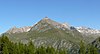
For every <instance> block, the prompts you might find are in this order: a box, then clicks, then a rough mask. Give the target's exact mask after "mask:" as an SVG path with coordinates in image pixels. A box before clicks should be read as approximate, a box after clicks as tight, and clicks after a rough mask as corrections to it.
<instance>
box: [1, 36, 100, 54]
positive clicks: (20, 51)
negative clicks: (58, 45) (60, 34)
mask: <svg viewBox="0 0 100 54" xmlns="http://www.w3.org/2000/svg"><path fill="white" fill-rule="evenodd" d="M79 46H80V49H79V51H78V52H79V54H100V53H99V52H98V49H97V48H95V46H93V45H91V44H90V45H88V46H85V44H84V42H83V41H81V42H80V45H79ZM0 54H68V53H67V50H66V49H59V50H57V49H55V48H53V47H43V46H40V47H35V46H34V44H33V43H32V41H30V42H29V43H28V44H22V43H13V42H11V41H10V40H9V39H8V38H7V37H6V36H2V37H0Z"/></svg>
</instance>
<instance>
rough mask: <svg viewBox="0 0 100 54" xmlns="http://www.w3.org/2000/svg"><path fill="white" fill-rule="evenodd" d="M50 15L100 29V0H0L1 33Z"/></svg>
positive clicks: (76, 24)
mask: <svg viewBox="0 0 100 54" xmlns="http://www.w3.org/2000/svg"><path fill="white" fill-rule="evenodd" d="M45 16H48V17H49V18H51V19H53V20H55V21H57V22H62V23H63V22H67V23H69V24H71V25H73V26H86V27H91V28H94V29H100V23H99V22H100V0H0V33H2V32H5V31H7V30H8V29H9V28H11V27H13V26H17V27H23V26H31V25H33V24H35V23H36V22H38V21H39V20H41V19H42V18H44V17H45Z"/></svg>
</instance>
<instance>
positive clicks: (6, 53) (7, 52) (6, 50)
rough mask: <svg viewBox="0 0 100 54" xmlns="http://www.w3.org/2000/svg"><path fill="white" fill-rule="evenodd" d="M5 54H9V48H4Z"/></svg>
mask: <svg viewBox="0 0 100 54" xmlns="http://www.w3.org/2000/svg"><path fill="white" fill-rule="evenodd" d="M3 54H9V51H8V48H7V46H4V47H3Z"/></svg>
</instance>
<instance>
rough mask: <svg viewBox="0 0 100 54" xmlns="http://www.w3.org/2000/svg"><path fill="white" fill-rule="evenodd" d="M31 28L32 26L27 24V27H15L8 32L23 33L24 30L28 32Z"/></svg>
mask: <svg viewBox="0 0 100 54" xmlns="http://www.w3.org/2000/svg"><path fill="white" fill-rule="evenodd" d="M30 29H31V26H27V27H21V28H17V27H13V28H11V29H10V30H8V31H7V32H6V33H9V34H11V33H23V32H28V31H29V30H30Z"/></svg>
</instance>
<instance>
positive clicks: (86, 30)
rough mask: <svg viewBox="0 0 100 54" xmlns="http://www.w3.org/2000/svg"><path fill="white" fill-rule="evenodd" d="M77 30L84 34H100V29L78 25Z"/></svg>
mask: <svg viewBox="0 0 100 54" xmlns="http://www.w3.org/2000/svg"><path fill="white" fill-rule="evenodd" d="M76 28H77V30H78V31H79V32H81V33H83V34H99V33H100V30H95V29H92V28H87V27H76Z"/></svg>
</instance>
